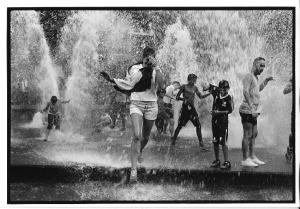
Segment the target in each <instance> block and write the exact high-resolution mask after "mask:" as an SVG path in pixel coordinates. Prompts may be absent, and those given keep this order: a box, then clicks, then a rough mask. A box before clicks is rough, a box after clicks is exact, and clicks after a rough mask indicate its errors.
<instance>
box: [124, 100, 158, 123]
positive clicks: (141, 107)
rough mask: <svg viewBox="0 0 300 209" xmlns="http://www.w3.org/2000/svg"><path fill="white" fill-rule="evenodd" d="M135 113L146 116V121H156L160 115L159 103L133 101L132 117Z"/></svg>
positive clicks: (131, 104) (131, 106)
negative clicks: (158, 114)
mask: <svg viewBox="0 0 300 209" xmlns="http://www.w3.org/2000/svg"><path fill="white" fill-rule="evenodd" d="M133 113H137V114H139V115H141V116H144V118H145V119H146V120H156V118H157V113H158V105H157V102H156V101H155V102H154V101H153V102H152V101H136V100H132V101H131V103H130V115H131V114H133Z"/></svg>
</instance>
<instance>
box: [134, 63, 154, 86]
mask: <svg viewBox="0 0 300 209" xmlns="http://www.w3.org/2000/svg"><path fill="white" fill-rule="evenodd" d="M140 71H141V73H142V78H141V79H140V80H139V82H137V83H136V84H135V85H134V87H133V89H132V90H131V92H142V91H146V90H147V89H150V88H151V80H152V73H153V68H152V67H144V68H142V69H140Z"/></svg>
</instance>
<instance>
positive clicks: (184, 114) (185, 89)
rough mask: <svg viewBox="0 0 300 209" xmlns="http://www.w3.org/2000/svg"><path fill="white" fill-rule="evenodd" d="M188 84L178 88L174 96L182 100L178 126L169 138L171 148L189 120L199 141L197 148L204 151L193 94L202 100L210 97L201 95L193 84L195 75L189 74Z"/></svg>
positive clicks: (195, 78)
mask: <svg viewBox="0 0 300 209" xmlns="http://www.w3.org/2000/svg"><path fill="white" fill-rule="evenodd" d="M187 81H188V84H184V85H182V86H181V87H180V89H179V92H178V94H177V96H176V99H177V100H183V104H182V108H181V112H180V116H179V119H178V126H177V128H176V130H175V132H174V135H173V137H172V138H171V147H174V146H175V142H176V139H177V136H178V134H179V132H180V130H181V129H182V128H183V127H184V126H185V125H186V124H187V122H188V121H189V120H191V122H192V123H193V125H194V126H195V127H196V132H197V136H198V140H199V147H200V148H201V149H203V150H204V143H203V140H202V133H201V123H200V121H199V117H198V113H197V111H196V108H195V105H194V99H195V94H196V95H197V96H198V97H199V98H200V99H203V98H205V97H207V96H209V95H210V93H208V94H205V95H202V94H201V93H200V92H199V90H198V88H197V86H195V83H196V81H197V76H196V75H195V74H189V75H188V77H187ZM181 94H183V98H180V95H181Z"/></svg>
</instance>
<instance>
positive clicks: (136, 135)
mask: <svg viewBox="0 0 300 209" xmlns="http://www.w3.org/2000/svg"><path fill="white" fill-rule="evenodd" d="M141 138H142V134H141V133H134V134H133V141H139V140H140V139H141Z"/></svg>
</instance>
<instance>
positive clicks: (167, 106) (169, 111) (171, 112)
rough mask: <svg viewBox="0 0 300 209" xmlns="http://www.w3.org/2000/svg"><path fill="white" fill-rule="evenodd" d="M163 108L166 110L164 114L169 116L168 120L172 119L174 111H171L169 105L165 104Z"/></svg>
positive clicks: (171, 107)
mask: <svg viewBox="0 0 300 209" xmlns="http://www.w3.org/2000/svg"><path fill="white" fill-rule="evenodd" d="M164 105H165V108H166V110H167V111H166V112H167V113H168V115H169V118H170V119H173V118H174V110H173V106H172V104H171V103H165V104H164Z"/></svg>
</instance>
